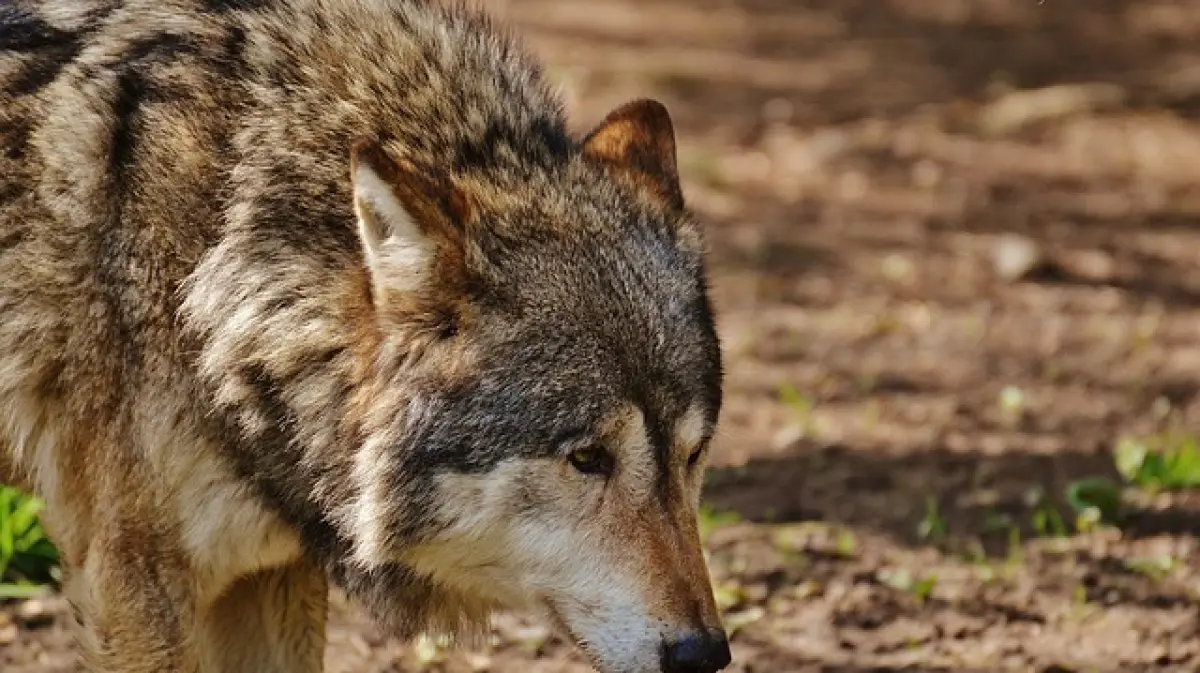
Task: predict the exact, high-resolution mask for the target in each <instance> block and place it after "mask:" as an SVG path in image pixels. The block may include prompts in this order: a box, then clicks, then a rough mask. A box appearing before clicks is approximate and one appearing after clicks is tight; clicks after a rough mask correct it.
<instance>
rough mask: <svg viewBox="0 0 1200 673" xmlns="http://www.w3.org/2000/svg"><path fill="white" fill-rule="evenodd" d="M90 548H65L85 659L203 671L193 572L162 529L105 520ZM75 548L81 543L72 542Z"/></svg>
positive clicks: (114, 666) (136, 668)
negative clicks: (163, 540)
mask: <svg viewBox="0 0 1200 673" xmlns="http://www.w3.org/2000/svg"><path fill="white" fill-rule="evenodd" d="M99 528H101V529H108V532H106V533H100V532H99V531H97V533H98V534H96V535H95V536H94V537H93V538H92V540H91V541H90V543H89V544H88V545H87V548H86V549H87V550H86V553H68V554H66V555H64V565H63V575H64V578H63V579H64V583H63V590H64V594H65V596H66V598H67V599H68V600H69V601H70V603H71V605H72V607H73V608H74V614H75V624H74V627H75V632H76V635H77V643H78V649H79V657H80V663H81V664H82V665H83V668H84V670H87V671H90V672H95V673H197V672H198V670H199V668H198V659H197V657H196V652H195V649H194V647H193V645H192V634H191V628H190V626H191V624H193V623H194V614H195V612H194V605H195V603H194V600H193V589H192V583H191V582H190V581H189V580H188V577H189V573H188V572H187V570H186V568H185V566H184V565H183V561H182V559H181V558H180V557H179V555H177V554H171V553H164V552H163V551H162V547H161V546H160V545H157V544H155V540H156V536H155V535H154V534H153V533H150V532H148V531H145V530H138V529H136V528H130V529H126V530H125V531H124V532H115V531H114V530H113V529H115V528H117V526H115V525H113V524H112V523H111V522H105V523H103V524H101V525H100V526H99ZM68 549H69V550H70V551H71V552H80V551H82V550H80V549H76V548H71V547H70V546H68Z"/></svg>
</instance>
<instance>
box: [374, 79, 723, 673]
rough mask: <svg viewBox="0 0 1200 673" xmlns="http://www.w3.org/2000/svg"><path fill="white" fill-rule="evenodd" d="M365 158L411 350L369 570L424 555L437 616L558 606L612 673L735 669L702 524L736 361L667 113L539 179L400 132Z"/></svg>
mask: <svg viewBox="0 0 1200 673" xmlns="http://www.w3.org/2000/svg"><path fill="white" fill-rule="evenodd" d="M498 151H503V150H498ZM351 165H352V169H351V172H352V179H353V184H354V194H355V211H356V213H357V216H358V220H359V234H360V237H361V240H362V244H363V251H364V257H365V260H366V268H367V269H368V270H369V277H370V279H371V292H372V302H373V305H374V307H375V312H376V323H377V324H378V326H379V329H380V334H381V338H382V344H383V345H382V348H381V352H383V353H385V354H390V356H386V355H385V357H381V358H380V359H379V363H385V364H378V366H380V367H382V368H383V371H382V375H381V376H380V377H379V378H378V380H380V381H381V382H382V383H381V389H379V390H375V391H373V393H372V395H373V396H374V397H373V398H372V400H373V401H372V402H370V403H369V406H370V410H368V411H367V412H366V414H365V415H366V417H367V419H368V420H367V430H366V432H365V433H364V434H365V437H366V438H367V439H366V443H365V448H364V449H363V451H362V454H361V455H360V456H359V457H358V460H357V469H358V480H357V481H358V483H359V484H361V492H360V493H359V495H358V497H357V500H356V501H355V503H354V507H353V515H352V516H353V518H354V522H353V526H352V528H353V529H354V530H355V554H356V556H357V558H358V560H359V561H361V563H363V564H364V565H368V566H369V565H372V564H377V563H379V562H380V560H382V559H386V560H387V562H390V563H393V564H396V565H397V566H399V567H402V568H403V573H402V574H403V575H404V576H405V577H407V578H409V579H410V580H412V581H413V582H416V583H418V584H420V586H422V587H423V589H424V591H425V592H426V595H425V598H424V599H423V600H425V601H426V602H428V601H429V600H435V601H440V602H441V607H439V608H431V610H433V611H434V612H433V613H431V614H430V615H428V616H430V617H433V618H437V617H441V618H445V619H448V620H449V621H454V620H457V619H462V618H466V617H473V616H477V615H478V614H483V612H484V611H485V610H484V608H486V607H488V606H505V607H526V608H529V607H531V608H535V609H538V610H540V611H542V612H543V613H544V614H546V615H547V616H548V617H549V618H550V619H551V620H553V621H554V622H555V623H557V625H559V626H560V627H561V628H562V629H563V630H565V631H566V632H567V633H568V634H569V635H570V636H571V637H572V638H573V640H574V641H575V642H576V643H578V644H579V646H580V647H581V648H582V649H583V650H585V651H586V653H587V654H588V655H589V657H590V658H591V660H592V661H593V662H594V664H595V665H596V666H597V667H598V668H600V669H601V670H603V671H605V672H606V673H658V672H660V671H665V672H666V673H689V672H693V671H695V672H699V673H712V672H713V671H717V670H719V669H721V668H723V667H724V666H726V665H727V664H728V663H729V656H730V655H729V648H728V645H727V643H726V639H725V635H724V633H723V631H722V627H721V624H720V621H719V617H718V614H717V609H716V607H715V605H714V600H713V593H712V588H711V584H710V580H709V576H708V572H707V568H706V565H705V561H704V558H703V554H702V550H701V544H700V538H699V535H698V531H697V507H698V503H699V495H700V489H701V482H702V477H703V471H704V467H705V462H706V453H707V447H708V444H709V439H710V437H711V436H712V434H713V429H714V425H715V423H716V421H717V416H718V411H719V408H720V406H721V358H720V352H719V347H718V341H717V336H716V334H715V331H714V328H713V321H712V315H711V311H710V305H709V300H708V296H707V289H706V281H705V276H704V269H703V263H702V249H701V248H702V243H701V237H700V234H699V232H698V229H697V227H696V225H695V223H694V222H693V221H692V220H691V219H690V216H689V215H688V213H687V212H686V210H685V208H684V204H683V199H682V196H681V192H680V187H679V183H678V177H677V174H676V166H675V141H674V133H673V129H672V125H671V120H670V117H669V116H668V114H667V112H666V110H665V108H663V107H662V106H661V105H660V104H658V103H656V102H653V101H646V100H642V101H635V102H633V103H630V104H627V105H625V106H623V107H621V108H619V109H617V110H615V111H614V112H613V113H611V114H610V115H609V116H608V117H607V118H606V119H605V121H604V122H603V123H601V124H600V125H599V127H598V128H596V129H595V130H594V131H593V132H592V133H591V134H590V135H588V136H587V137H586V138H585V139H584V140H583V141H582V142H581V143H579V144H575V143H570V145H569V146H567V147H564V149H563V152H562V154H561V157H559V159H558V160H555V161H550V162H547V163H545V164H544V165H541V166H530V167H527V169H525V170H522V169H519V168H514V167H509V168H506V169H502V170H501V169H495V167H493V170H492V171H490V172H489V173H487V174H484V173H480V174H476V175H472V174H469V173H468V174H461V173H460V174H457V175H454V176H449V175H447V174H444V173H440V172H439V171H438V170H437V169H436V168H435V167H431V166H416V165H413V164H411V163H408V162H407V161H406V160H405V159H404V158H402V157H401V156H399V149H398V148H391V147H389V145H388V143H387V142H386V141H384V142H378V141H363V142H360V143H359V144H358V145H356V146H355V148H354V150H353V156H352V161H351ZM389 357H390V359H389ZM389 368H390V369H389ZM389 390H391V391H394V392H395V394H396V395H397V399H400V398H401V397H402V398H403V399H404V402H403V404H400V405H398V406H399V408H401V409H403V411H402V412H401V413H400V414H398V415H397V414H396V413H395V410H396V408H397V406H393V405H391V404H387V403H381V402H380V400H381V399H383V398H386V397H387V395H388V394H389ZM383 410H386V411H383ZM429 596H435V597H434V598H432V599H431V598H429ZM438 610H442V611H445V610H458V611H461V612H460V613H459V614H451V615H446V614H434V613H436V612H437V611H438Z"/></svg>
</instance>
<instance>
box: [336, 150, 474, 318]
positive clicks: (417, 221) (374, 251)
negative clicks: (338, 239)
mask: <svg viewBox="0 0 1200 673" xmlns="http://www.w3.org/2000/svg"><path fill="white" fill-rule="evenodd" d="M350 175H351V180H352V181H353V184H354V212H355V215H357V217H358V236H359V239H360V240H361V242H362V247H363V255H364V258H365V261H366V265H367V269H368V270H369V271H370V272H371V280H372V283H373V285H374V286H375V290H376V293H377V295H380V296H382V295H385V294H388V293H392V292H397V291H398V292H415V291H419V290H423V289H426V286H427V285H428V284H429V283H430V282H431V281H433V280H434V274H435V271H440V272H446V271H449V269H448V268H446V266H445V265H442V264H435V258H437V261H438V262H441V261H444V259H445V258H446V257H447V256H449V257H454V256H455V255H454V254H453V253H454V251H455V250H456V249H457V250H461V238H462V225H463V222H464V221H465V220H466V218H467V217H468V215H469V209H468V206H467V203H466V200H465V198H464V197H463V195H462V193H461V192H460V191H459V190H458V189H457V188H456V187H455V186H454V185H453V184H452V183H451V182H450V181H449V180H448V179H447V178H445V177H444V176H442V175H439V174H437V173H436V172H434V171H432V170H422V169H420V168H418V167H416V166H414V165H412V164H408V163H402V162H398V161H396V160H394V159H392V158H391V157H390V156H388V154H387V153H386V152H385V151H384V150H383V148H382V147H381V146H380V145H379V144H378V143H377V142H374V141H371V140H367V139H362V140H359V141H358V142H356V143H355V144H354V146H353V148H352V149H351V152H350ZM436 267H441V268H440V269H438V268H436Z"/></svg>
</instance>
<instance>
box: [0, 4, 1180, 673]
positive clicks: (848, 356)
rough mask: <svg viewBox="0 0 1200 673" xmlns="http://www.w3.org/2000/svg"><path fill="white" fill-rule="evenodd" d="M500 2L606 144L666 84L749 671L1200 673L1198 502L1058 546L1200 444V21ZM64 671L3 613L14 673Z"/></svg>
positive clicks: (1079, 10)
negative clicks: (1140, 467) (1156, 450)
mask: <svg viewBox="0 0 1200 673" xmlns="http://www.w3.org/2000/svg"><path fill="white" fill-rule="evenodd" d="M488 4H490V5H492V6H493V7H494V9H495V10H496V11H497V12H498V13H499V14H500V15H501V16H502V17H505V18H507V19H509V20H511V21H514V22H515V23H516V24H517V26H518V28H519V29H521V30H522V31H524V32H525V33H526V34H528V35H529V36H530V37H531V38H532V40H533V44H534V45H535V47H536V48H537V49H538V50H539V52H540V53H541V54H542V55H543V56H544V57H545V58H546V59H547V60H548V61H549V62H550V64H551V65H552V74H553V75H554V76H555V77H556V78H557V79H559V81H561V82H562V83H563V86H564V88H565V89H566V91H567V93H568V95H569V97H570V99H571V102H572V105H573V106H574V107H575V114H576V115H577V117H578V118H579V119H580V128H581V129H582V128H584V127H586V126H587V125H588V124H590V123H592V122H594V121H596V120H598V119H599V118H600V117H601V116H602V115H603V113H604V112H605V111H606V110H607V109H609V108H611V107H612V106H614V105H616V104H618V103H620V102H622V101H624V100H626V99H628V98H631V97H635V96H643V95H650V96H655V97H659V98H660V99H662V100H663V101H665V102H666V103H668V105H669V106H670V108H671V110H672V112H673V114H674V116H675V119H676V122H677V124H678V130H679V136H680V162H681V167H682V170H683V172H684V176H685V179H686V185H685V187H686V190H687V193H688V195H689V197H690V199H691V202H692V204H693V206H694V208H695V209H696V210H697V211H698V213H699V214H700V215H701V216H702V217H703V218H704V220H705V221H706V222H707V223H708V226H709V231H710V238H711V243H712V267H713V276H714V277H713V285H714V289H715V292H716V295H717V304H718V309H719V311H720V323H721V330H722V333H723V337H724V341H725V347H726V353H727V358H728V367H727V370H728V397H727V406H726V412H725V415H724V418H723V424H724V428H723V433H722V435H721V436H720V438H719V440H718V443H717V447H716V450H715V454H714V456H715V457H714V460H715V465H714V467H713V470H712V475H711V483H710V485H709V488H708V490H707V495H706V499H707V502H708V504H709V506H711V507H712V508H713V509H714V510H717V511H720V512H732V513H735V514H736V517H733V516H729V515H723V516H719V517H713V521H712V522H711V523H721V522H724V523H726V525H723V526H714V527H715V528H716V530H714V531H713V532H712V536H711V538H710V540H709V546H710V549H711V552H712V565H713V571H714V573H715V575H716V577H717V580H718V584H719V589H720V591H719V593H720V596H721V600H722V601H723V603H724V604H725V605H726V607H727V614H728V619H729V624H730V626H731V627H732V629H733V630H734V639H733V644H734V654H735V663H734V665H733V666H732V667H731V669H730V670H732V671H736V672H742V673H749V672H751V671H755V672H772V673H775V672H785V671H787V672H797V673H801V672H803V673H810V672H811V673H816V672H824V673H833V672H837V673H866V672H867V671H961V672H968V671H978V672H983V671H1038V672H1040V673H1052V672H1068V671H1078V672H1080V673H1083V672H1084V671H1095V672H1105V673H1116V672H1118V671H1120V672H1127V671H1194V670H1197V669H1200V619H1198V617H1200V615H1198V612H1197V604H1198V600H1197V599H1198V598H1200V551H1198V549H1197V537H1196V535H1197V532H1198V531H1200V498H1197V497H1196V496H1172V497H1160V498H1157V499H1155V500H1153V501H1151V502H1149V503H1147V505H1146V506H1145V507H1144V508H1141V509H1139V510H1137V511H1135V512H1133V513H1132V515H1131V518H1130V519H1129V521H1128V523H1127V525H1125V526H1124V527H1123V528H1122V530H1121V531H1119V532H1118V531H1111V530H1102V531H1096V532H1090V533H1086V534H1072V535H1070V536H1069V537H1062V538H1057V537H1055V536H1054V535H1048V534H1047V533H1053V532H1054V531H1055V530H1056V529H1057V528H1058V526H1059V524H1058V523H1057V522H1058V521H1059V519H1061V520H1062V526H1064V527H1066V528H1068V529H1073V524H1074V520H1073V517H1074V513H1073V511H1072V510H1071V509H1070V508H1069V507H1067V506H1066V503H1065V502H1064V493H1065V490H1066V488H1067V487H1068V486H1069V485H1070V484H1071V483H1072V482H1074V481H1075V480H1077V479H1079V478H1082V477H1087V476H1093V475H1108V476H1113V474H1114V472H1113V467H1112V465H1113V460H1112V455H1111V453H1112V450H1113V448H1114V446H1115V444H1116V442H1117V441H1118V440H1119V439H1120V438H1121V437H1123V436H1126V435H1144V434H1147V433H1152V432H1156V431H1158V430H1160V429H1162V428H1164V427H1167V426H1171V425H1174V426H1182V427H1185V428H1190V429H1192V430H1193V431H1196V430H1200V396H1198V395H1197V393H1198V391H1200V187H1198V186H1197V185H1200V126H1198V125H1197V123H1196V122H1195V121H1194V119H1195V114H1196V112H1197V111H1200V51H1197V50H1196V49H1195V45H1196V44H1197V43H1200V7H1198V6H1197V5H1196V4H1195V3H1189V2H1185V1H1184V0H1176V1H1172V0H1091V1H1090V2H1086V3H1080V2H1064V1H1062V0H1046V1H1045V2H1038V1H1036V0H978V1H976V2H969V3H965V2H961V0H924V1H923V2H919V3H918V2H901V1H900V0H807V1H804V2H799V1H794V2H787V1H784V0H638V1H636V2H634V1H632V0H614V1H605V2H592V1H590V0H589V1H585V0H507V1H504V2H493V3H488ZM788 388H790V389H792V390H794V391H796V392H797V393H798V394H796V395H792V396H791V397H790V398H789V397H788V396H787V395H786V394H785V395H784V396H782V397H781V390H786V389H788ZM785 399H790V402H788V401H785ZM52 607H53V606H51V608H52ZM50 611H51V612H53V610H50ZM337 613H338V616H337V619H336V620H335V623H334V624H333V625H332V626H331V630H330V647H329V654H328V663H329V668H330V670H331V671H333V672H335V673H341V672H345V673H350V672H351V671H356V672H370V671H378V672H383V671H405V672H408V671H418V670H435V671H447V672H452V673H460V672H466V671H494V672H497V673H517V672H518V671H520V672H523V673H529V672H534V673H537V672H539V671H545V672H551V671H555V672H559V671H562V672H566V673H574V672H576V671H579V672H583V671H587V670H589V669H588V667H587V666H586V665H584V664H583V663H582V662H581V660H580V659H579V657H578V656H577V655H576V654H575V653H574V652H573V651H572V650H571V648H569V647H567V646H565V645H564V644H563V643H562V642H561V641H560V640H559V639H557V638H555V637H554V636H552V635H550V634H548V633H547V632H546V631H545V629H544V628H542V627H540V626H539V625H537V624H534V623H531V622H528V621H524V620H522V619H520V618H518V617H505V618H502V619H498V620H497V624H496V628H495V629H494V634H493V635H494V638H493V641H492V642H491V643H489V644H486V645H485V646H483V647H480V648H477V649H475V650H471V651H451V652H443V651H441V650H440V649H438V648H437V647H435V644H433V643H409V644H401V643H395V642H391V641H389V640H387V639H384V638H381V637H379V636H378V634H377V633H376V632H375V630H374V629H373V628H372V627H371V626H370V625H369V624H368V623H366V622H365V621H364V620H363V619H362V618H361V617H360V616H358V615H357V614H356V613H355V612H353V611H352V610H348V609H341V608H339V610H338V611H337ZM67 648H68V641H67V640H66V638H65V636H64V635H63V631H62V627H61V620H55V619H52V618H39V619H33V620H27V619H24V618H21V617H19V616H17V615H13V616H11V617H5V616H2V615H0V669H2V670H4V671H6V673H7V672H11V673H34V672H37V673H48V672H50V671H56V672H57V671H68V670H73V669H72V668H71V663H70V655H69V650H68V649H67Z"/></svg>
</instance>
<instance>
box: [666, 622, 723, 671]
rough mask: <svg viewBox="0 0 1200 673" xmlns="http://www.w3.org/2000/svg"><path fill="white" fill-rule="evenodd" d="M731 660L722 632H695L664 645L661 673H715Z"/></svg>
mask: <svg viewBox="0 0 1200 673" xmlns="http://www.w3.org/2000/svg"><path fill="white" fill-rule="evenodd" d="M732 660H733V655H732V654H731V653H730V652H729V640H728V639H727V638H726V637H725V633H724V632H722V631H716V632H713V631H697V632H694V633H689V634H688V635H686V636H683V637H682V638H679V639H678V640H675V641H673V642H670V643H667V644H666V646H665V648H664V650H663V673H717V671H720V670H722V669H724V668H725V667H726V666H728V665H729V662H730V661H732Z"/></svg>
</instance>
